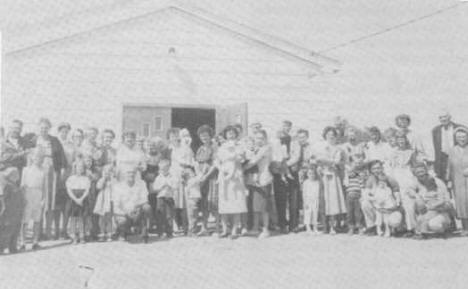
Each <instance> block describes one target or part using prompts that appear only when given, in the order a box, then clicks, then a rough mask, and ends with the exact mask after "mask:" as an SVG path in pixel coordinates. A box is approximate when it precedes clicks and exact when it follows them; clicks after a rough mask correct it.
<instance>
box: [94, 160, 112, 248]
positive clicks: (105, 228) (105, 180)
mask: <svg viewBox="0 0 468 289" xmlns="http://www.w3.org/2000/svg"><path fill="white" fill-rule="evenodd" d="M116 182H117V179H116V178H115V171H114V166H113V165H106V166H105V167H104V169H103V176H102V178H100V179H99V181H98V182H97V185H96V188H97V189H98V190H99V194H98V196H97V198H96V205H95V206H94V214H96V215H98V216H99V227H100V228H101V231H102V235H101V236H100V239H101V241H107V242H110V241H112V238H111V236H112V233H113V232H112V231H113V228H112V225H113V219H112V218H113V216H112V214H113V200H112V189H113V186H114V184H115V183H116Z"/></svg>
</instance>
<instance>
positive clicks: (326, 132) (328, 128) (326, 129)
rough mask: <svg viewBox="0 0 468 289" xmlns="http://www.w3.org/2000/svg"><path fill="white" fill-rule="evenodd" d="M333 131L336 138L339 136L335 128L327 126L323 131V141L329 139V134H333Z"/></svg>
mask: <svg viewBox="0 0 468 289" xmlns="http://www.w3.org/2000/svg"><path fill="white" fill-rule="evenodd" d="M331 131H332V132H333V134H334V135H335V136H338V131H337V130H336V128H335V127H333V126H327V127H325V128H324V129H323V132H322V137H323V139H326V138H327V134H328V133H329V132H331Z"/></svg>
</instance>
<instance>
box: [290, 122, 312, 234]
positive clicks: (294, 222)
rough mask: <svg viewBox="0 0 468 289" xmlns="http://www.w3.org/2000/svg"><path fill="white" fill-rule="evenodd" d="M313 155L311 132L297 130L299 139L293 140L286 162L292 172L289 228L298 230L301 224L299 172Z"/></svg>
mask: <svg viewBox="0 0 468 289" xmlns="http://www.w3.org/2000/svg"><path fill="white" fill-rule="evenodd" d="M311 157H312V149H311V145H310V144H309V132H308V131H307V130H305V129H300V130H298V131H297V140H296V141H292V142H291V149H290V157H289V159H288V160H287V162H286V164H287V166H288V168H289V170H290V172H291V177H292V178H288V186H287V187H288V188H287V191H288V193H289V194H288V201H289V230H290V231H297V230H298V225H299V209H300V208H301V207H302V198H301V192H300V180H299V172H300V170H301V169H302V167H303V166H304V164H307V162H308V161H309V160H310V159H311Z"/></svg>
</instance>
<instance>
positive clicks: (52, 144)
mask: <svg viewBox="0 0 468 289" xmlns="http://www.w3.org/2000/svg"><path fill="white" fill-rule="evenodd" d="M51 127H52V124H51V122H50V121H49V120H48V119H47V118H41V119H40V120H39V134H38V136H37V137H36V138H35V140H34V144H35V147H36V148H37V149H39V150H41V151H42V152H43V153H44V163H43V167H44V170H45V172H46V175H47V180H46V192H45V200H44V203H45V206H44V213H45V222H46V231H45V234H46V236H45V237H46V238H47V239H50V238H51V231H52V220H53V219H54V215H55V210H56V194H57V188H58V180H59V178H60V176H61V175H62V174H64V173H65V170H66V168H67V160H66V157H65V153H64V151H63V147H62V144H61V143H60V141H59V140H58V138H56V137H54V136H51V135H50V134H49V131H50V128H51ZM59 235H60V223H59V222H57V220H56V223H55V237H56V238H58V237H59Z"/></svg>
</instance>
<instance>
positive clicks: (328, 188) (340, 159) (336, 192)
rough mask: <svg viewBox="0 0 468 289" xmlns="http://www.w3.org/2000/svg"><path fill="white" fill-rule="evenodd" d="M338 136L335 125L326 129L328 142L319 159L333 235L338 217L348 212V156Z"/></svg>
mask: <svg viewBox="0 0 468 289" xmlns="http://www.w3.org/2000/svg"><path fill="white" fill-rule="evenodd" d="M337 136H338V132H337V130H336V129H335V128H334V127H326V128H325V129H324V131H323V138H324V139H325V141H326V144H325V146H324V148H323V151H322V152H321V154H320V155H319V157H318V160H317V162H318V164H319V166H320V170H321V174H322V182H323V189H324V199H325V215H326V216H327V218H328V224H327V226H328V227H329V232H330V234H332V235H334V234H336V218H337V217H338V216H339V215H341V214H345V213H346V203H345V198H344V193H343V185H342V180H343V176H344V165H345V159H346V157H345V153H344V151H343V150H342V149H341V148H340V146H339V145H338V143H337Z"/></svg>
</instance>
